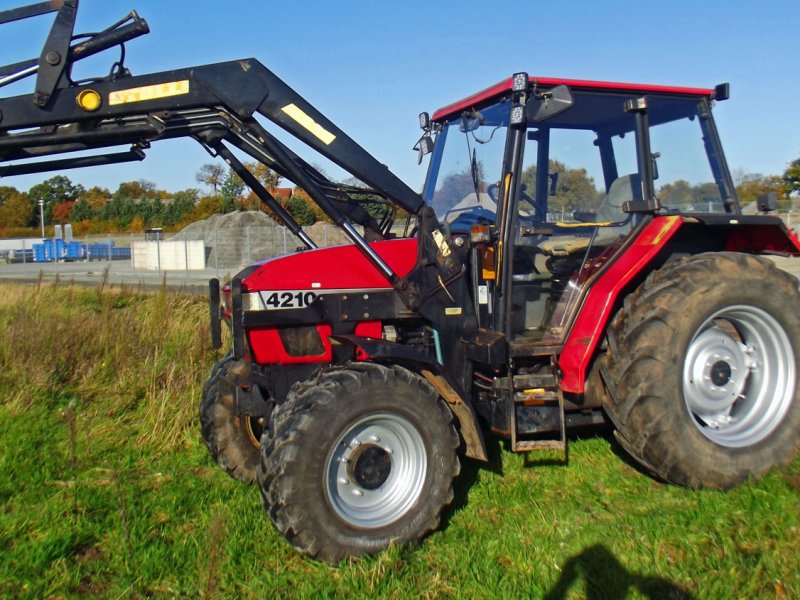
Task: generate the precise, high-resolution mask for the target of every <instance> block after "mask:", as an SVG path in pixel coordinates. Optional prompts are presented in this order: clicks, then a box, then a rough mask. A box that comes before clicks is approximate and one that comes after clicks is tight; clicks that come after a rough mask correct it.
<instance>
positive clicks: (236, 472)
mask: <svg viewBox="0 0 800 600" xmlns="http://www.w3.org/2000/svg"><path fill="white" fill-rule="evenodd" d="M248 368H249V367H248V365H247V363H246V362H245V361H241V360H240V361H237V360H234V358H233V356H232V355H231V354H228V355H227V356H225V358H223V359H222V360H220V361H219V362H218V363H217V364H216V365H215V366H214V368H213V370H212V371H211V377H209V379H208V381H207V382H206V384H205V385H204V386H203V395H202V398H201V400H200V431H201V434H202V436H203V442H205V445H206V448H208V452H209V453H210V454H211V458H213V459H214V460H215V461H216V463H217V464H218V465H219V466H220V467H222V468H223V469H225V472H227V473H228V475H230V476H231V477H233V478H234V479H238V480H239V481H244V482H246V483H254V482H255V481H256V467H257V465H258V449H259V444H260V440H261V434H262V433H263V430H264V427H263V425H262V421H263V420H262V419H260V418H258V417H251V416H248V415H239V413H238V411H237V409H236V398H235V388H234V386H233V385H232V384H231V383H230V382H229V381H227V378H228V377H230V376H232V375H234V374H236V373H241V372H246V371H247V370H248Z"/></svg>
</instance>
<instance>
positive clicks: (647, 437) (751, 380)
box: [595, 253, 800, 488]
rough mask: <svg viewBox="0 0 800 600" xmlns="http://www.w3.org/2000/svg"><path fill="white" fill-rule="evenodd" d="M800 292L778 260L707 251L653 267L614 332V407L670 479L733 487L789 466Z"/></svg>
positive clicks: (605, 379) (650, 462) (607, 361)
mask: <svg viewBox="0 0 800 600" xmlns="http://www.w3.org/2000/svg"><path fill="white" fill-rule="evenodd" d="M797 306H800V293H799V292H798V289H797V281H796V280H795V279H794V278H792V277H790V276H789V275H787V274H785V273H783V272H782V271H779V270H778V269H777V268H776V267H775V266H774V265H773V264H772V263H771V262H770V261H768V260H765V259H762V258H759V257H755V256H750V255H744V254H738V253H713V254H711V253H710V254H700V255H697V256H693V257H689V258H685V259H682V260H679V261H676V262H675V263H672V264H670V265H667V266H666V267H664V268H663V269H661V270H659V271H655V272H654V273H652V274H651V275H650V276H649V277H648V278H647V280H646V281H645V282H644V284H642V286H641V287H640V288H639V289H638V290H637V291H636V292H634V293H633V294H631V296H630V297H629V298H628V299H627V300H626V302H625V306H624V308H623V309H622V310H621V311H620V312H619V313H618V314H617V315H616V317H615V318H614V320H613V322H612V324H611V325H610V327H609V330H608V343H607V354H606V356H604V357H602V358H601V359H600V362H599V363H598V367H597V369H596V372H595V375H601V376H602V383H603V384H605V389H606V392H607V393H606V394H605V398H606V400H605V402H604V406H605V409H606V412H607V413H608V414H609V416H610V418H611V420H612V421H613V423H614V425H615V427H616V429H617V438H618V439H619V441H620V443H621V444H622V446H623V447H625V448H626V450H628V451H629V452H630V453H631V455H632V456H633V457H634V458H636V459H637V460H638V461H639V462H640V463H642V464H643V465H645V466H646V467H647V468H649V469H650V470H651V471H653V472H654V473H655V474H657V475H658V476H659V477H661V478H662V479H664V480H666V481H670V482H673V483H678V484H682V485H687V486H691V487H716V488H728V487H731V486H733V485H736V484H738V483H740V482H742V481H744V480H745V479H747V478H748V477H751V476H758V475H761V474H763V473H765V472H766V471H768V470H769V469H770V468H771V467H773V466H775V465H777V464H781V463H785V462H786V461H788V460H789V459H791V457H792V456H793V455H794V454H795V452H796V448H797V444H798V438H799V435H798V431H800V401H799V400H798V398H797V378H798V372H800V371H799V369H800V367H799V366H798V359H799V358H800V318H799V317H798V314H797Z"/></svg>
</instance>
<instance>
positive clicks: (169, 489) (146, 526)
mask: <svg viewBox="0 0 800 600" xmlns="http://www.w3.org/2000/svg"><path fill="white" fill-rule="evenodd" d="M206 314H207V307H206V305H205V302H204V300H203V299H201V298H190V297H185V296H177V295H172V294H170V293H168V292H164V291H162V292H161V293H155V294H151V295H136V294H134V293H132V292H125V291H118V290H107V289H106V290H104V291H102V290H95V289H84V288H78V287H70V286H67V285H65V284H61V285H58V286H53V285H50V284H47V285H43V284H39V285H38V286H35V285H34V286H21V285H0V331H2V336H0V432H1V433H0V597H3V598H5V597H31V598H42V597H48V596H49V597H65V598H68V597H81V596H88V597H108V598H118V597H121V598H126V597H136V598H138V597H151V596H155V597H175V596H181V597H204V598H215V597H216V598H229V597H252V598H265V597H266V598H269V597H288V596H298V597H326V596H329V597H335V596H359V597H389V598H406V597H409V598H410V597H426V598H427V597H430V598H438V597H457V598H463V597H467V598H522V597H547V598H584V597H590V598H624V597H665V598H685V597H701V598H744V597H748V598H759V597H763V598H776V597H777V598H798V597H800V569H799V568H798V567H800V460H795V462H794V463H793V464H792V465H790V466H789V467H788V468H786V469H784V470H782V471H777V472H773V473H771V474H770V475H769V476H767V477H766V478H764V479H763V480H761V481H758V482H755V483H752V484H748V485H745V486H742V487H740V488H737V489H735V490H732V491H730V492H727V493H722V492H715V491H690V490H685V489H681V488H676V487H672V486H667V485H662V484H660V483H657V482H656V481H654V480H653V479H651V478H649V477H648V476H646V475H644V474H643V473H641V472H639V471H638V470H637V469H636V468H635V467H633V466H631V464H630V463H629V462H628V461H627V460H626V459H625V457H624V456H623V455H622V453H621V450H619V449H618V448H617V446H616V445H615V444H614V443H613V441H612V438H611V437H610V436H609V435H608V433H607V432H605V433H604V432H599V433H598V434H597V435H594V436H589V437H585V438H583V439H576V440H574V441H573V442H572V443H571V446H570V453H569V463H568V464H566V465H564V464H560V463H559V461H558V460H557V459H558V456H555V455H541V456H540V455H530V456H528V457H526V456H524V455H515V454H512V453H510V452H508V451H506V450H504V449H503V448H502V445H501V444H500V443H499V442H498V441H497V440H494V441H493V442H492V464H491V466H490V467H489V468H486V467H480V466H479V465H478V464H477V463H473V462H471V461H466V460H465V461H464V462H463V468H462V475H461V477H460V479H459V480H458V482H457V493H456V502H455V505H454V506H452V507H451V508H450V509H449V510H448V511H447V513H446V515H445V519H444V522H443V525H442V528H441V530H440V531H438V532H436V533H434V534H432V535H430V536H429V537H428V538H426V539H425V540H424V541H423V542H422V543H421V544H420V545H419V546H417V547H413V548H403V549H397V548H394V549H391V550H390V551H388V552H385V553H383V554H381V555H379V556H377V557H373V558H369V559H364V560H361V561H353V562H351V563H347V564H342V565H340V566H339V567H338V568H333V567H330V566H328V565H325V564H321V563H317V562H314V561H313V560H310V559H307V558H305V557H303V556H301V555H299V554H297V553H296V552H295V551H294V550H293V549H292V548H291V547H290V546H289V545H288V544H287V543H286V542H284V540H283V538H281V537H280V536H279V535H278V534H276V533H275V532H274V530H273V529H272V526H271V525H270V523H269V521H268V519H267V518H266V515H265V514H264V512H263V510H262V508H261V502H260V498H259V495H258V492H257V490H256V489H255V488H253V487H248V486H246V485H244V484H240V483H237V482H235V481H233V480H231V479H230V478H228V477H227V476H226V475H225V473H223V472H222V471H221V470H220V469H219V468H217V467H216V466H215V465H214V464H213V463H212V461H211V460H210V458H209V456H208V453H207V451H206V449H205V447H204V446H203V444H202V442H201V440H200V434H199V427H198V424H197V418H196V406H197V403H198V399H199V394H200V390H201V386H202V384H203V382H204V380H205V378H206V376H207V374H208V372H209V370H210V368H211V365H212V364H213V363H214V361H215V360H216V359H217V354H216V353H215V352H213V351H211V350H210V349H209V348H208V346H209V344H208V341H207V328H206Z"/></svg>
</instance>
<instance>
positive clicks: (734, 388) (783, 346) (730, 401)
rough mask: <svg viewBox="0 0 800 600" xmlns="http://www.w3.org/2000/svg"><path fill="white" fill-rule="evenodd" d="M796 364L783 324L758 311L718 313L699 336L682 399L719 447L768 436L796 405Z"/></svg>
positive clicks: (736, 309) (748, 443)
mask: <svg viewBox="0 0 800 600" xmlns="http://www.w3.org/2000/svg"><path fill="white" fill-rule="evenodd" d="M795 379H796V374H795V359H794V350H793V348H792V344H791V342H790V341H789V338H788V336H787V335H786V332H785V331H784V329H783V327H782V326H781V325H780V323H779V322H778V321H777V320H776V319H775V318H774V317H772V316H771V315H770V314H769V313H767V312H765V311H763V310H761V309H760V308H756V307H754V306H746V305H737V306H731V307H728V308H724V309H722V310H719V311H717V312H716V313H714V314H713V315H711V317H709V318H708V319H707V320H706V321H705V322H704V323H703V325H702V326H701V327H700V328H699V329H698V330H697V333H696V334H695V335H694V337H693V338H692V341H691V342H690V343H689V347H688V349H687V353H686V360H685V361H684V366H683V395H684V399H685V401H686V406H687V408H688V409H689V411H690V412H691V414H692V416H693V417H694V422H695V425H696V426H697V428H698V429H699V430H700V431H701V432H702V433H703V435H705V436H706V437H707V438H708V439H710V440H712V441H714V442H716V443H717V444H719V445H721V446H727V447H733V448H740V447H746V446H751V445H753V444H756V443H758V442H760V441H761V440H763V439H764V438H766V437H767V436H769V435H770V434H771V433H772V432H773V431H774V430H775V428H776V427H778V425H779V424H780V422H781V420H782V419H783V417H784V416H785V414H786V411H787V410H788V409H789V407H790V406H791V403H792V402H793V400H794V390H795Z"/></svg>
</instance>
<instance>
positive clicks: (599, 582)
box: [544, 544, 693, 600]
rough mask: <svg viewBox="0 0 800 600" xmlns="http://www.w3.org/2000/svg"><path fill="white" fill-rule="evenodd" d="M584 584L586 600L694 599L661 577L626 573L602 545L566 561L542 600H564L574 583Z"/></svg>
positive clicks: (592, 547)
mask: <svg viewBox="0 0 800 600" xmlns="http://www.w3.org/2000/svg"><path fill="white" fill-rule="evenodd" d="M580 581H582V582H583V590H582V592H583V593H582V596H581V597H583V598H587V600H601V599H602V600H616V599H618V598H619V599H622V598H629V597H630V595H631V593H632V592H634V591H635V592H638V593H639V594H641V595H642V596H644V597H645V598H676V599H678V598H680V599H684V598H687V599H688V598H693V596H692V595H691V594H690V593H689V592H688V591H686V590H684V589H683V588H681V587H679V586H677V585H675V584H674V583H672V582H671V581H668V580H666V579H662V578H661V577H652V576H649V575H639V574H638V573H631V572H629V571H628V570H627V569H626V568H625V567H624V566H623V565H622V563H621V562H620V561H619V560H618V559H617V557H616V556H614V554H613V553H611V551H610V550H608V548H606V547H605V546H603V545H602V544H595V545H594V546H589V547H588V548H586V549H585V550H583V551H581V552H580V553H579V554H576V555H575V556H572V557H570V558H569V560H567V562H566V563H565V564H564V566H563V568H562V569H561V577H559V579H558V581H557V582H556V584H555V585H554V586H553V587H552V588H551V589H550V590H549V591H548V592H547V594H545V596H544V598H545V600H560V599H562V598H567V596H568V595H569V593H570V588H572V587H573V586H574V585H575V584H576V583H577V582H580Z"/></svg>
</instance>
